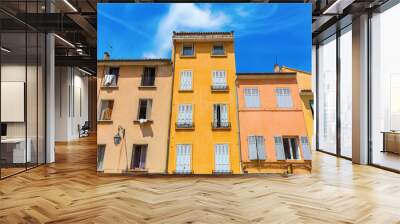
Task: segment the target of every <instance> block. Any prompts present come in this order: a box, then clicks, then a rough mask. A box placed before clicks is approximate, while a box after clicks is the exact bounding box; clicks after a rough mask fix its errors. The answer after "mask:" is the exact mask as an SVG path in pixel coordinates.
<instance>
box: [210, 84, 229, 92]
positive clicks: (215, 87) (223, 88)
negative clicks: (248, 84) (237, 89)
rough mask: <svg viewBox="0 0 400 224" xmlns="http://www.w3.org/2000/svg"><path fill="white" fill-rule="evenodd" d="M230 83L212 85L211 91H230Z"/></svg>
mask: <svg viewBox="0 0 400 224" xmlns="http://www.w3.org/2000/svg"><path fill="white" fill-rule="evenodd" d="M228 90H229V88H228V85H211V91H228Z"/></svg>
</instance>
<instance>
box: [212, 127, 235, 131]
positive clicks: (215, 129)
mask: <svg viewBox="0 0 400 224" xmlns="http://www.w3.org/2000/svg"><path fill="white" fill-rule="evenodd" d="M212 130H213V131H230V130H231V127H218V128H217V127H212Z"/></svg>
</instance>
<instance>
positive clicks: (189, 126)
mask: <svg viewBox="0 0 400 224" xmlns="http://www.w3.org/2000/svg"><path fill="white" fill-rule="evenodd" d="M175 129H178V130H179V129H187V130H193V129H194V123H193V122H176V123H175Z"/></svg>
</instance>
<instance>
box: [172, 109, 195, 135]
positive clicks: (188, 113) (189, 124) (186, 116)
mask: <svg viewBox="0 0 400 224" xmlns="http://www.w3.org/2000/svg"><path fill="white" fill-rule="evenodd" d="M178 110H179V111H178V119H177V122H176V128H178V129H181V128H183V129H186V128H187V129H193V128H194V123H193V105H191V104H180V105H179V107H178Z"/></svg>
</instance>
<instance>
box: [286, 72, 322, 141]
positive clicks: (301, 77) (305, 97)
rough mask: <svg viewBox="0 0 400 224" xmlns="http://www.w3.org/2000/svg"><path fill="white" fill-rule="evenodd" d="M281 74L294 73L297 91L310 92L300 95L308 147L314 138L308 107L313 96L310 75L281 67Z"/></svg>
mask: <svg viewBox="0 0 400 224" xmlns="http://www.w3.org/2000/svg"><path fill="white" fill-rule="evenodd" d="M281 71H282V72H296V77H297V82H298V86H299V91H302V90H309V91H311V92H308V93H305V94H301V100H302V108H303V112H304V119H305V121H306V127H307V133H308V139H309V142H310V146H312V145H314V144H313V136H314V116H313V112H312V109H311V106H310V101H311V100H314V94H313V92H312V75H311V74H310V73H307V72H303V71H300V70H296V69H292V68H287V67H282V69H281ZM315 105H316V104H315V100H314V108H315ZM314 113H315V111H314Z"/></svg>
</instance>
